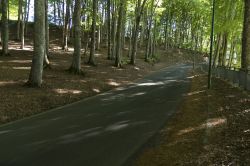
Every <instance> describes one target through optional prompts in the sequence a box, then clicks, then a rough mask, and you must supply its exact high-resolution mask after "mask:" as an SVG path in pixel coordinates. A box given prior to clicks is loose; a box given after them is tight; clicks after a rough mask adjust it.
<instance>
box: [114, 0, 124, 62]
mask: <svg viewBox="0 0 250 166" xmlns="http://www.w3.org/2000/svg"><path fill="white" fill-rule="evenodd" d="M124 4H125V0H120V5H119V17H118V23H117V32H116V56H115V66H116V67H121V40H122V38H121V33H122V24H123V15H124V7H125V5H124Z"/></svg>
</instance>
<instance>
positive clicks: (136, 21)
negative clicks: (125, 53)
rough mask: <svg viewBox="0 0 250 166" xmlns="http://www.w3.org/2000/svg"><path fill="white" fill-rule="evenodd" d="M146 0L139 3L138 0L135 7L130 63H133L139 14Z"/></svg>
mask: <svg viewBox="0 0 250 166" xmlns="http://www.w3.org/2000/svg"><path fill="white" fill-rule="evenodd" d="M146 2H147V0H143V2H142V3H141V0H138V1H137V6H136V9H135V25H134V30H133V34H132V41H133V44H132V53H131V59H130V63H131V64H132V65H134V64H135V59H136V54H137V44H138V34H139V28H140V21H141V15H142V12H143V9H144V6H145V4H146Z"/></svg>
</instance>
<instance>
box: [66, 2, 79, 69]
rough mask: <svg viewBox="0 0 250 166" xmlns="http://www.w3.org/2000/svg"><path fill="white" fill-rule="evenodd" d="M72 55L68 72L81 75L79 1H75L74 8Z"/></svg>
mask: <svg viewBox="0 0 250 166" xmlns="http://www.w3.org/2000/svg"><path fill="white" fill-rule="evenodd" d="M73 26H74V54H73V60H72V65H71V67H70V69H69V70H70V72H73V73H75V74H80V73H81V0H75V8H74V18H73Z"/></svg>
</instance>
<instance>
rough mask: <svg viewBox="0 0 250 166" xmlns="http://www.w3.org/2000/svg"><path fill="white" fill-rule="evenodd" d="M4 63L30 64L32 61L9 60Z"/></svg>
mask: <svg viewBox="0 0 250 166" xmlns="http://www.w3.org/2000/svg"><path fill="white" fill-rule="evenodd" d="M6 62H10V63H31V62H32V60H9V61H6Z"/></svg>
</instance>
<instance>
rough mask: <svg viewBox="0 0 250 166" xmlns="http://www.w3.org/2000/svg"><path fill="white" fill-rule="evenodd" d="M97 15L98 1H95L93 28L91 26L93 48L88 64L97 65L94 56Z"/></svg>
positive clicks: (91, 48)
mask: <svg viewBox="0 0 250 166" xmlns="http://www.w3.org/2000/svg"><path fill="white" fill-rule="evenodd" d="M96 14H97V0H93V16H92V26H91V46H90V55H89V61H88V64H90V65H95V61H94V55H95V43H96V41H95V39H96V37H95V32H96Z"/></svg>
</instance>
